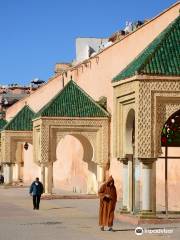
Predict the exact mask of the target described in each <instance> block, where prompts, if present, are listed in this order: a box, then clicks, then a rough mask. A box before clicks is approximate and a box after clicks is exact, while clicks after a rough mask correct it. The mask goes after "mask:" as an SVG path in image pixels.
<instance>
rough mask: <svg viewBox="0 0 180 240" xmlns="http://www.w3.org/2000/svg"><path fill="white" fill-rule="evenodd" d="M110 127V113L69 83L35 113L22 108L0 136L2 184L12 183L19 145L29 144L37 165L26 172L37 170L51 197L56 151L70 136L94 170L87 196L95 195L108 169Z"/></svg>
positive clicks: (71, 82) (74, 84) (25, 107)
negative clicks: (3, 178) (76, 140)
mask: <svg viewBox="0 0 180 240" xmlns="http://www.w3.org/2000/svg"><path fill="white" fill-rule="evenodd" d="M109 123H110V115H109V113H108V112H107V111H106V110H105V109H104V108H103V107H101V106H100V105H99V104H98V103H97V102H95V101H94V100H93V99H92V98H91V97H90V96H89V95H88V94H86V93H85V92H84V91H83V90H82V89H81V88H80V87H79V86H78V85H77V84H76V83H75V82H73V81H72V80H71V81H69V82H68V83H67V85H66V86H65V87H64V88H63V89H62V90H61V91H60V92H59V93H58V94H57V95H56V96H55V97H54V98H53V99H52V100H51V101H50V102H49V103H48V104H47V105H45V106H44V107H43V108H42V109H41V110H40V111H39V112H38V113H34V112H33V111H32V110H31V109H30V108H29V107H28V106H24V108H22V109H21V110H20V112H19V113H18V114H17V115H16V116H15V117H14V118H13V119H12V120H11V121H10V122H9V123H7V124H6V125H5V127H4V128H3V130H2V132H1V153H2V159H1V162H2V165H3V170H4V175H5V183H6V184H9V183H12V182H13V176H14V174H15V172H14V171H15V169H14V165H15V164H17V163H18V159H19V157H20V156H18V157H17V154H16V151H17V148H18V147H19V144H21V145H22V144H23V145H22V147H25V146H24V144H25V143H26V144H25V145H26V147H27V145H28V143H33V162H34V163H36V164H34V163H33V164H34V165H32V166H31V169H29V170H31V171H34V169H35V168H38V171H39V173H37V171H36V173H37V175H36V176H39V177H40V178H41V181H42V182H43V184H44V186H45V192H46V193H52V187H53V164H54V162H55V161H56V159H57V156H56V148H57V145H58V143H59V142H60V141H61V139H62V138H64V137H65V136H66V135H70V136H74V137H76V138H77V139H78V140H79V141H80V142H81V144H82V146H83V150H84V158H83V161H85V162H86V163H87V164H88V169H90V170H91V171H92V169H93V170H94V173H93V174H94V175H95V183H94V185H96V186H94V187H93V189H92V187H91V186H90V187H89V188H87V189H90V190H87V192H88V193H92V192H93V191H94V192H95V191H96V192H97V189H98V184H100V183H101V182H102V181H104V179H105V171H106V168H107V167H108V166H109ZM71 148H73V145H71ZM66 161H68V159H66ZM92 166H93V168H92ZM16 175H17V174H16ZM31 181H33V178H32V179H31ZM60 187H61V186H59V188H60ZM75 187H77V186H75Z"/></svg>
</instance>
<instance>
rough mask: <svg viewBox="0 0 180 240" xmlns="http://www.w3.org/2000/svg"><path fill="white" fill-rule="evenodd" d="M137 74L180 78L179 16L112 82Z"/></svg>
mask: <svg viewBox="0 0 180 240" xmlns="http://www.w3.org/2000/svg"><path fill="white" fill-rule="evenodd" d="M137 74H145V75H160V76H180V16H178V17H177V18H176V19H175V20H174V21H173V22H172V23H171V24H169V26H168V27H167V28H166V29H165V30H164V31H163V32H161V33H160V34H159V35H158V36H157V37H156V38H155V40H154V41H153V42H152V43H150V44H149V45H148V47H147V48H145V49H144V50H143V51H142V52H141V53H140V54H139V55H138V56H137V57H136V58H135V59H134V60H133V61H132V62H131V63H130V64H129V65H128V66H127V67H126V68H125V69H124V70H122V71H121V72H120V73H119V74H118V75H117V76H116V77H115V78H114V79H113V80H112V82H117V81H120V80H122V79H125V78H129V77H132V76H134V75H137Z"/></svg>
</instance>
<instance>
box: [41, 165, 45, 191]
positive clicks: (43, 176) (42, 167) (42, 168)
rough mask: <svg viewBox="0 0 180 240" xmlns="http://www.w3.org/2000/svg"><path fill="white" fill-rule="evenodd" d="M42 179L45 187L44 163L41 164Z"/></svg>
mask: <svg viewBox="0 0 180 240" xmlns="http://www.w3.org/2000/svg"><path fill="white" fill-rule="evenodd" d="M40 181H41V182H42V184H43V186H44V187H45V166H44V165H43V164H41V174H40Z"/></svg>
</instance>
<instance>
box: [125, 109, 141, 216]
mask: <svg viewBox="0 0 180 240" xmlns="http://www.w3.org/2000/svg"><path fill="white" fill-rule="evenodd" d="M125 124H126V125H125V141H124V149H125V160H122V161H123V209H126V206H127V210H128V211H130V212H135V211H136V210H139V209H140V167H139V161H138V160H137V159H135V158H134V152H135V111H134V109H130V110H129V112H128V114H127V118H126V122H125Z"/></svg>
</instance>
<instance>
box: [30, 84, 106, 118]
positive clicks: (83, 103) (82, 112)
mask: <svg viewBox="0 0 180 240" xmlns="http://www.w3.org/2000/svg"><path fill="white" fill-rule="evenodd" d="M40 116H41V117H43V116H44V117H45V116H46V117H107V116H109V114H108V112H106V111H105V110H104V109H103V108H102V107H101V106H100V105H99V104H98V103H96V102H95V101H94V100H93V99H92V98H91V97H90V96H89V95H88V94H87V93H85V92H84V90H82V89H81V88H80V87H79V86H78V85H77V84H76V83H75V82H74V81H72V80H71V81H69V82H68V83H67V85H66V86H65V87H64V88H63V89H62V90H61V91H60V92H59V93H58V94H57V95H56V96H55V97H54V98H53V99H52V100H51V101H50V102H49V103H48V104H47V105H45V106H44V107H43V108H42V109H41V110H40V111H39V112H38V113H37V114H36V115H35V116H34V118H36V117H40Z"/></svg>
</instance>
